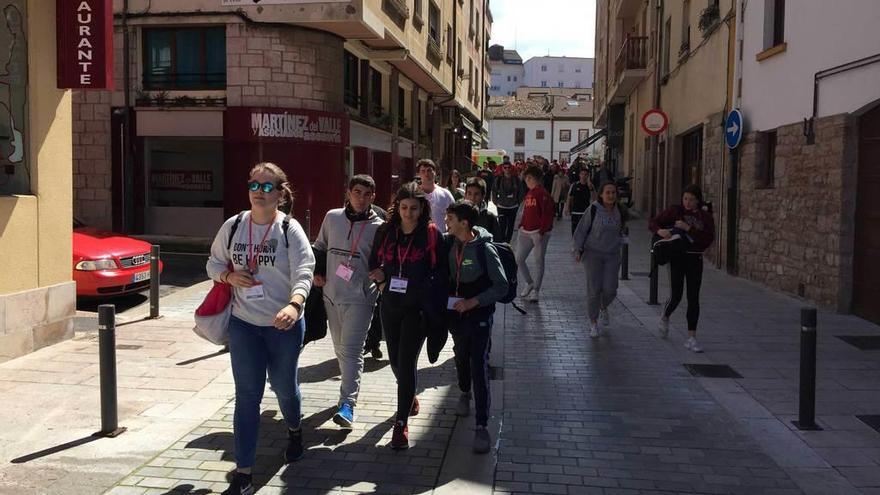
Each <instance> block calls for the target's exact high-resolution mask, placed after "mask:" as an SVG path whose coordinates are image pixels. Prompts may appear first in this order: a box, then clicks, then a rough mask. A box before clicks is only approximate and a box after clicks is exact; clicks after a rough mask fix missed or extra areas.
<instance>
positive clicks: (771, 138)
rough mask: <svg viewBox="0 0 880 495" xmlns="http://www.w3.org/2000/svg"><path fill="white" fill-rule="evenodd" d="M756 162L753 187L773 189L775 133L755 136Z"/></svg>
mask: <svg viewBox="0 0 880 495" xmlns="http://www.w3.org/2000/svg"><path fill="white" fill-rule="evenodd" d="M757 141H758V142H757V144H758V162H757V164H756V167H755V187H756V188H757V189H768V188H772V187H774V182H775V174H776V131H775V130H774V131H768V132H759V133H758V135H757Z"/></svg>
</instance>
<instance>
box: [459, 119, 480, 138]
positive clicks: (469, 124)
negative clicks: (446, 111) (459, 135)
mask: <svg viewBox="0 0 880 495" xmlns="http://www.w3.org/2000/svg"><path fill="white" fill-rule="evenodd" d="M460 117H461V125H462V127H464V128H465V129H467V130H469V131H471V133H472V134H478V132H477V127H476V126H475V125H474V123H473V122H471V121H470V120H469V119H468V118H467V117H465V116H464V115H461V116H460Z"/></svg>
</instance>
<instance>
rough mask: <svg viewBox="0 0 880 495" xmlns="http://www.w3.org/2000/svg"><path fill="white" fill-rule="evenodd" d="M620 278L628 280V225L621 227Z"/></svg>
mask: <svg viewBox="0 0 880 495" xmlns="http://www.w3.org/2000/svg"><path fill="white" fill-rule="evenodd" d="M620 280H629V227H624V228H623V259H622V260H621V261H620Z"/></svg>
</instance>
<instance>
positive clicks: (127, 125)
mask: <svg viewBox="0 0 880 495" xmlns="http://www.w3.org/2000/svg"><path fill="white" fill-rule="evenodd" d="M128 35H129V32H128V0H123V2H122V90H123V105H124V107H125V108H124V109H123V113H122V115H123V128H122V129H123V131H122V141H123V143H122V174H121V175H122V231H123V232H130V230H129V229H130V228H132V224H133V222H132V220H134V219H133V218H130V217H131V215H132V213H133V202H131V200H130V197H131V196H132V194H133V193H134V191H133V189H134V181H133V178H134V177H133V174H134V170H133V167H132V163H131V94H130V91H129V86H130V81H131V74H130V72H131V69H130V67H129V66H130V65H131V62H130V60H129V58H130V54H129V51H130V48H129V39H128ZM130 205H131V206H130Z"/></svg>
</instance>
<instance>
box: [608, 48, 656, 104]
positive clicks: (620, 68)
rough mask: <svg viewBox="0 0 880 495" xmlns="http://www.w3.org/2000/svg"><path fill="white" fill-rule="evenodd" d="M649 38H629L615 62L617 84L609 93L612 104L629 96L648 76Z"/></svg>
mask: <svg viewBox="0 0 880 495" xmlns="http://www.w3.org/2000/svg"><path fill="white" fill-rule="evenodd" d="M647 67H648V37H647V36H627V38H626V41H624V42H623V46H621V47H620V51H619V52H618V53H617V58H616V59H615V60H614V79H615V82H616V83H617V84H616V86H615V87H614V90H613V91H609V96H610V98H609V99H610V100H612V102H613V101H614V100H617V99H623V98H626V97H627V96H629V95H630V94H631V93H632V92H633V90H634V89H635V88H636V86H638V84H639V83H640V82H641V81H642V79H644V78H645V76H646V75H647V72H648V71H647Z"/></svg>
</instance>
